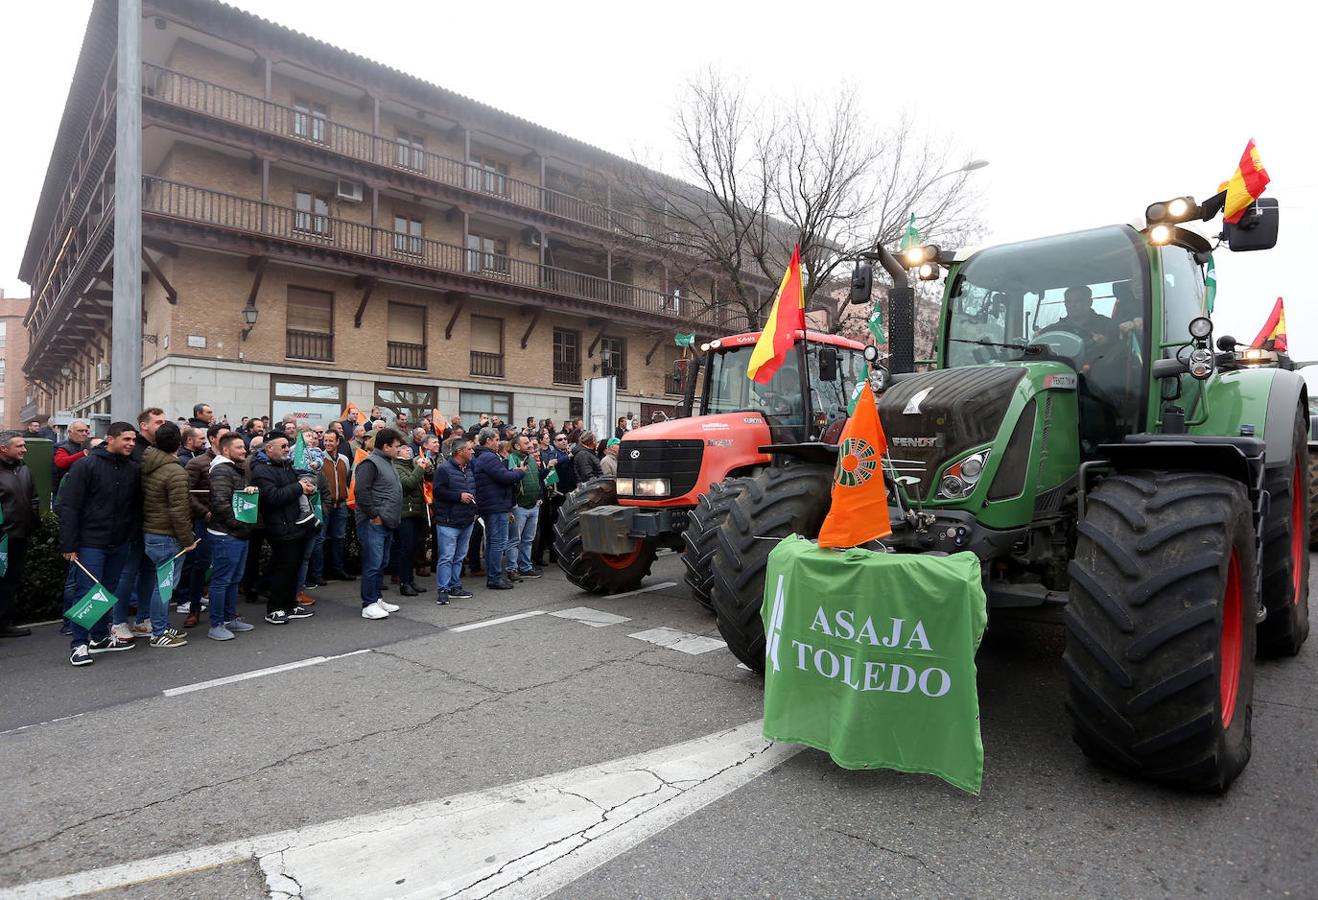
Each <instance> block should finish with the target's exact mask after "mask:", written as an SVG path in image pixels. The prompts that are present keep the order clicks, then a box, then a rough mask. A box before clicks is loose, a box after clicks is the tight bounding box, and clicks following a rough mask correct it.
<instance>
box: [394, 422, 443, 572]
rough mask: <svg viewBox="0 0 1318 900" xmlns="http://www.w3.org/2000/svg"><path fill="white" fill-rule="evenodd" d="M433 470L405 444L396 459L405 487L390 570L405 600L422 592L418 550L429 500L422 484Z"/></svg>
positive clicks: (426, 526) (399, 477) (430, 465)
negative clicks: (417, 558)
mask: <svg viewBox="0 0 1318 900" xmlns="http://www.w3.org/2000/svg"><path fill="white" fill-rule="evenodd" d="M432 468H434V466H433V465H432V464H431V462H430V460H429V459H427V458H426V456H425V455H424V454H423V455H421V456H419V457H417V456H414V455H413V452H412V448H411V447H410V446H408V445H406V444H404V445H403V447H402V448H401V449H400V450H399V451H398V455H397V456H395V457H394V471H395V472H397V473H398V481H399V483H400V484H402V486H403V514H402V518H401V519H400V520H399V523H398V531H397V532H395V534H394V541H393V544H392V545H390V548H389V571H390V572H391V573H392V574H393V575H394V577H395V578H397V579H398V593H399V594H400V595H402V596H404V597H415V596H417V595H418V594H420V593H421V592H420V591H418V590H417V589H416V568H415V565H414V563H415V559H416V548H417V545H418V544H419V543H420V542H421V541H424V540H425V534H426V530H427V529H428V528H429V526H428V525H427V524H426V501H425V498H424V497H423V496H422V493H421V483H422V482H423V481H425V480H426V479H427V478H429V477H430V471H431V469H432Z"/></svg>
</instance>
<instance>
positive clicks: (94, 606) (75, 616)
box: [64, 582, 116, 631]
mask: <svg viewBox="0 0 1318 900" xmlns="http://www.w3.org/2000/svg"><path fill="white" fill-rule="evenodd" d="M115 602H116V601H115V599H114V594H111V593H110V592H109V591H107V590H106V589H105V585H103V584H101V583H100V582H97V583H96V584H93V585H92V587H91V590H89V591H88V592H87V593H85V594H83V595H82V599H81V600H79V601H78V602H77V603H75V604H73V605H72V606H70V607H69V608H68V609H67V610H65V612H64V618H66V619H68V620H69V621H70V622H74V623H76V624H78V625H81V626H82V627H83V628H86V629H87V630H88V631H90V630H91V627H92V626H93V625H95V624H96V623H97V622H99V621H101V619H102V618H103V617H104V616H105V614H106V613H108V612H109V611H110V609H111V607H113V606H114V604H115Z"/></svg>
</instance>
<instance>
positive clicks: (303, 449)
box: [293, 428, 307, 469]
mask: <svg viewBox="0 0 1318 900" xmlns="http://www.w3.org/2000/svg"><path fill="white" fill-rule="evenodd" d="M306 467H307V442H306V441H304V440H303V439H302V429H300V428H299V429H298V432H297V440H296V441H294V442H293V468H295V469H305V468H306Z"/></svg>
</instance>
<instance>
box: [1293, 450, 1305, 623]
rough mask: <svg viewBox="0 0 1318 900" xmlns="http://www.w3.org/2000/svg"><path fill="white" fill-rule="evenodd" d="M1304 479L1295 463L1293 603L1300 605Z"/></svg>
mask: <svg viewBox="0 0 1318 900" xmlns="http://www.w3.org/2000/svg"><path fill="white" fill-rule="evenodd" d="M1303 489H1304V479H1303V477H1301V475H1300V463H1299V461H1298V460H1297V461H1296V463H1295V478H1294V480H1293V483H1292V484H1291V602H1292V603H1294V604H1295V605H1296V606H1299V605H1300V587H1301V585H1300V575H1301V572H1302V570H1303V569H1304V554H1305V553H1306V552H1308V551H1307V549H1306V548H1305V546H1304V540H1305V528H1304V495H1303V494H1301V493H1300V491H1301V490H1303Z"/></svg>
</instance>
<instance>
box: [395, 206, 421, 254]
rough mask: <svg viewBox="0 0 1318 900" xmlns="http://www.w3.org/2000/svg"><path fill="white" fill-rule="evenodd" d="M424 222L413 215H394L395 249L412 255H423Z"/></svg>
mask: <svg viewBox="0 0 1318 900" xmlns="http://www.w3.org/2000/svg"><path fill="white" fill-rule="evenodd" d="M421 229H422V223H421V220H420V219H418V218H414V217H412V216H399V215H395V216H394V250H395V251H396V252H398V253H407V254H409V255H411V256H420V255H421Z"/></svg>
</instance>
